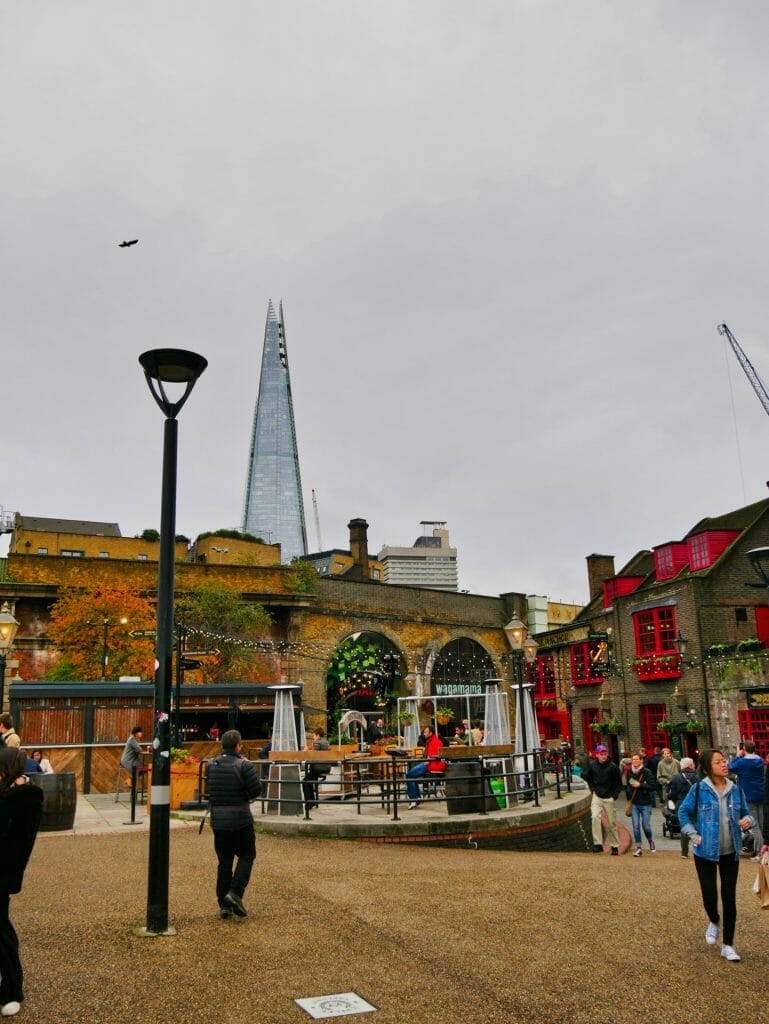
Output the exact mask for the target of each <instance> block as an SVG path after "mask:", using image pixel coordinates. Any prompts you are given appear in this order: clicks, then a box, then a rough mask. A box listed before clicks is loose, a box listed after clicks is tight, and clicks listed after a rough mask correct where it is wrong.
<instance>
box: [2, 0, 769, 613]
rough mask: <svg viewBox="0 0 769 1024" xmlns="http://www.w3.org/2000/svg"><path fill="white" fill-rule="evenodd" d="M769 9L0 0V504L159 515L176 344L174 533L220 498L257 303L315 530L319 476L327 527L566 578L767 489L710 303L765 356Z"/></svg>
mask: <svg viewBox="0 0 769 1024" xmlns="http://www.w3.org/2000/svg"><path fill="white" fill-rule="evenodd" d="M768 22H769V15H768V14H767V7H766V5H764V4H757V3H755V2H751V3H741V2H739V0H736V2H732V3H730V4H728V5H727V4H724V3H722V2H720V0H719V2H716V0H689V2H680V3H677V2H675V0H664V2H662V0H661V2H651V0H646V2H644V3H642V4H638V3H629V2H622V0H607V2H599V0H578V2H576V0H572V2H566V0H554V2H547V0H499V2H497V0H491V2H489V0H478V2H475V3H470V2H469V0H464V2H456V0H411V2H399V0H387V2H386V3H385V2H375V0H354V2H353V0H337V2H324V0H317V2H312V3H311V2H298V0H281V3H279V4H278V3H274V2H273V3H267V2H262V0H217V2H213V0H209V2H199V0H177V2H169V0H132V2H131V3H130V4H126V3H117V2H112V0H68V2H67V3H61V2H60V0H15V2H14V0H7V2H5V3H4V4H2V7H0V97H2V99H0V130H1V132H2V145H0V191H1V195H0V225H1V229H0V230H1V233H2V234H1V241H2V245H1V246H0V249H1V255H0V260H1V261H2V262H1V263H0V289H2V302H1V303H0V310H2V323H3V354H2V362H0V368H1V372H2V392H0V409H2V420H3V433H4V437H3V440H4V446H3V447H4V453H3V454H4V458H3V469H4V472H3V487H2V495H1V496H0V504H2V505H3V506H4V507H5V509H6V510H10V511H18V512H21V513H22V514H26V515H45V516H58V517H65V518H87V519H103V520H109V521H118V522H119V523H120V525H121V528H122V530H123V532H124V533H125V534H126V535H131V534H133V533H137V532H140V531H141V530H143V529H145V528H147V527H157V525H158V523H159V503H160V458H161V438H162V416H161V414H160V412H159V410H158V409H157V408H156V406H155V405H154V403H153V402H152V399H151V398H150V395H149V392H148V391H147V389H146V385H145V382H144V379H143V375H142V373H141V371H140V368H139V366H138V363H137V357H138V355H139V354H140V353H141V352H142V351H144V350H145V349H148V348H155V347H165V346H169V347H180V348H190V349H193V350H195V351H198V352H200V353H202V354H203V355H205V356H206V357H207V358H208V360H209V369H208V370H207V371H206V373H205V374H204V376H203V377H202V378H201V380H200V382H199V384H198V386H197V388H196V390H195V392H194V394H193V396H192V397H191V399H190V400H189V403H188V404H187V406H186V407H185V409H184V410H183V412H182V414H181V416H180V458H179V495H178V512H177V529H178V531H179V532H184V533H188V534H190V535H193V536H194V535H196V534H197V533H199V532H201V531H203V530H206V529H216V528H218V527H225V526H227V527H231V526H237V525H238V524H239V522H240V517H241V507H242V501H243V491H244V485H245V473H246V461H247V455H248V445H249V438H250V425H251V417H252V415H253V408H254V402H255V399H256V390H257V385H258V375H259V361H260V357H261V346H262V337H263V329H264V319H265V314H266V309H267V302H268V299H269V298H270V297H272V299H273V300H274V301H275V303H276V304H277V302H278V300H280V299H281V298H282V299H283V301H284V306H285V312H286V328H287V340H288V350H289V360H290V366H291V374H292V384H293V393H294V403H295V412H296V425H297V434H298V441H299V454H300V461H301V469H302V482H303V486H304V491H305V501H306V506H307V508H306V513H307V525H308V538H309V540H310V547H311V548H312V549H315V548H316V547H317V539H316V533H315V528H314V524H313V515H312V504H311V500H310V495H311V489H312V488H315V490H316V492H317V496H318V503H319V511H320V519H321V531H322V539H323V545H324V547H332V546H338V547H346V546H347V540H348V538H347V529H346V524H347V522H348V520H349V519H350V518H352V517H354V516H363V517H365V518H366V519H367V520H368V522H369V524H370V531H369V537H370V549H371V550H378V548H379V547H380V546H381V545H382V544H395V545H400V544H411V543H412V542H413V541H414V539H415V538H416V537H417V535H418V533H419V532H420V527H419V521H420V520H422V519H445V520H446V521H447V522H448V525H449V529H450V533H451V540H452V543H455V544H456V546H457V547H458V549H459V559H460V564H459V571H460V586H461V587H462V588H468V589H470V590H472V591H474V592H479V593H499V592H502V591H505V590H521V591H525V592H530V593H538V594H547V595H549V596H550V597H551V598H553V599H560V598H563V599H567V600H568V599H576V600H584V599H585V597H586V591H587V582H586V572H585V567H584V557H585V555H587V554H589V553H591V552H595V551H598V552H601V553H608V554H614V555H615V556H616V558H617V567H618V568H619V567H620V566H621V565H622V564H623V563H624V561H626V560H627V558H629V557H630V556H631V555H632V554H633V553H634V552H635V551H636V550H638V549H639V548H643V547H650V546H652V545H654V544H659V543H663V542H665V541H668V540H671V539H678V538H680V537H681V536H682V535H683V534H684V533H685V532H686V531H687V530H688V529H689V528H690V527H691V526H692V525H693V524H694V522H696V521H697V520H698V519H700V518H701V517H703V516H705V515H716V514H720V513H723V512H725V511H728V510H729V509H731V508H735V507H738V506H740V505H742V504H744V503H746V502H749V501H755V500H758V499H760V498H762V497H765V496H766V495H767V491H766V486H765V481H766V480H767V479H769V457H767V456H768V454H769V419H768V418H767V416H766V415H765V413H764V412H763V410H762V408H761V406H760V405H759V402H758V400H757V398H756V397H755V395H754V394H753V392H752V391H751V390H750V387H749V385H748V383H747V381H746V380H745V378H744V376H743V375H742V373H741V371H740V370H739V367H738V365H737V363H736V360H735V359H734V357H733V356H732V355H731V354H730V353H728V352H727V351H726V348H725V345H724V342H723V340H722V339H721V338H720V337H719V336H718V334H717V332H716V325H717V324H718V323H719V322H720V321H722V320H726V322H727V323H728V324H729V326H730V327H731V328H732V330H733V331H734V333H735V334H736V336H737V337H738V339H739V340H740V341H741V342H742V344H743V346H744V347H745V349H746V350H747V351H748V354H749V355H750V357H751V359H753V361H754V363H755V365H756V367H757V368H758V369H759V372H761V373H763V375H764V376H765V377H766V378H767V379H769V316H767V305H768V304H769V291H768V289H767V281H766V255H765V253H766V238H767V234H768V231H767V228H768V227H769V225H768V224H767V220H768V219H769V217H768V214H769V207H768V203H767V187H766V181H767V158H768V156H769V142H768V141H767V132H766V111H767V71H766V55H765V46H766V39H767V37H768V35H769V33H768V31H767V30H768V29H769V24H768ZM137 237H138V238H139V239H140V243H139V244H138V245H137V246H134V247H133V248H131V249H125V250H122V249H119V248H117V243H118V242H119V241H120V240H121V239H123V238H137ZM762 250H763V251H764V256H761V251H762ZM732 396H733V397H732ZM733 411H734V415H733ZM735 417H736V419H735ZM767 540H769V538H767Z"/></svg>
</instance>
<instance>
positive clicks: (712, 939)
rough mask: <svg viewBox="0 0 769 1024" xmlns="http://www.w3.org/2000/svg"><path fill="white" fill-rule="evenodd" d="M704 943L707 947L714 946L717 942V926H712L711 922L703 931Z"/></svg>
mask: <svg viewBox="0 0 769 1024" xmlns="http://www.w3.org/2000/svg"><path fill="white" fill-rule="evenodd" d="M705 942H707V944H708V945H709V946H715V944H716V943H717V942H718V925H717V924H713V922H712V921H711V923H710V924H709V925H708V927H707V928H706V929H705Z"/></svg>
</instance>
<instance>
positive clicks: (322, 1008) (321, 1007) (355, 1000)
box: [294, 992, 376, 1020]
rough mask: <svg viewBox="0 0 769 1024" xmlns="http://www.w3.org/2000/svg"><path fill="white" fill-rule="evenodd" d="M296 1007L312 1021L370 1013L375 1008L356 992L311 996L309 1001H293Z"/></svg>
mask: <svg viewBox="0 0 769 1024" xmlns="http://www.w3.org/2000/svg"><path fill="white" fill-rule="evenodd" d="M294 1002H295V1003H296V1004H297V1006H301V1008H302V1009H303V1010H304V1011H305V1013H309V1015H310V1016H311V1017H312V1018H313V1020H325V1019H326V1018H327V1017H347V1016H348V1015H349V1014H352V1013H371V1012H372V1010H376V1006H372V1005H371V1003H367V1002H366V1000H365V999H361V997H360V996H359V995H358V994H357V993H356V992H337V993H336V994H335V995H333V996H312V997H311V998H310V999H295V1000H294Z"/></svg>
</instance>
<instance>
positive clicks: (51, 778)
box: [29, 772, 77, 832]
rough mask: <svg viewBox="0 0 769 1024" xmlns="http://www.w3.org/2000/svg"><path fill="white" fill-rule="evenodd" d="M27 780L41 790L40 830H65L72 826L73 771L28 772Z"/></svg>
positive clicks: (73, 799)
mask: <svg viewBox="0 0 769 1024" xmlns="http://www.w3.org/2000/svg"><path fill="white" fill-rule="evenodd" d="M29 781H30V782H31V783H32V784H33V785H35V786H39V787H40V789H42V791H43V817H42V820H41V822H40V831H41V832H66V831H67V830H68V829H71V828H74V825H75V809H76V808H77V786H76V785H75V773H74V772H54V773H53V774H52V775H51V774H43V773H42V772H30V774H29Z"/></svg>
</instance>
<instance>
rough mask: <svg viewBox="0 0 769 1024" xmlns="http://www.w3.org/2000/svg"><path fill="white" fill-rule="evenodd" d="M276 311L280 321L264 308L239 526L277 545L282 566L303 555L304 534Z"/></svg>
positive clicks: (293, 430) (283, 350) (271, 309)
mask: <svg viewBox="0 0 769 1024" xmlns="http://www.w3.org/2000/svg"><path fill="white" fill-rule="evenodd" d="M279 308H280V315H279V316H276V315H275V309H274V307H273V305H272V301H270V304H269V306H268V308H267V323H266V325H265V329H264V350H263V352H262V370H261V374H260V377H259V394H258V397H257V400H256V411H255V413H254V425H253V429H252V431H251V448H250V451H249V458H248V476H247V479H246V497H245V501H244V503H243V523H242V527H243V530H245V531H246V532H247V533H251V534H254V535H255V536H257V537H261V538H262V539H263V540H265V541H267V542H268V543H270V544H280V546H281V559H282V561H283V562H290V561H291V559H292V558H294V557H296V556H299V555H304V554H306V553H307V531H306V528H305V522H304V501H303V498H302V482H301V478H300V475H299V455H298V450H297V445H296V428H295V426H294V407H293V403H292V400H291V378H290V376H289V371H288V354H287V351H286V333H285V327H284V321H283V305H282V303H281V305H280V307H279Z"/></svg>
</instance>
